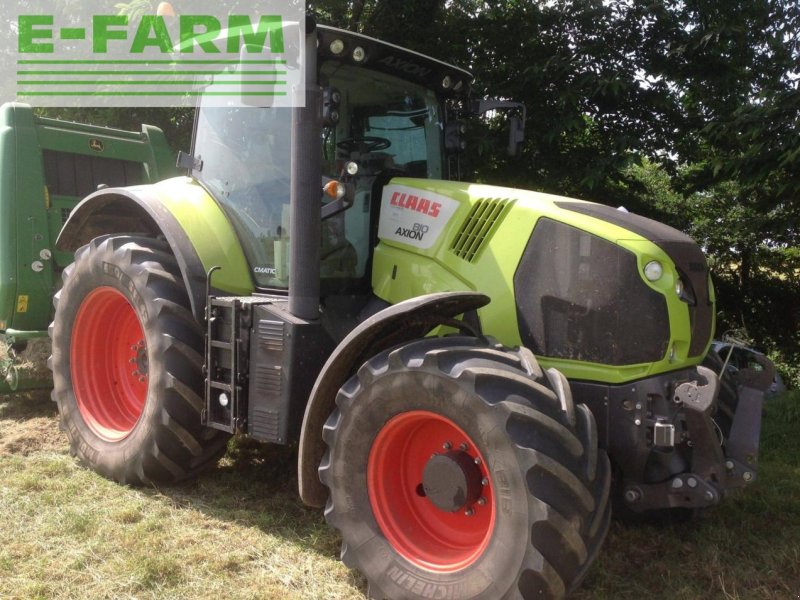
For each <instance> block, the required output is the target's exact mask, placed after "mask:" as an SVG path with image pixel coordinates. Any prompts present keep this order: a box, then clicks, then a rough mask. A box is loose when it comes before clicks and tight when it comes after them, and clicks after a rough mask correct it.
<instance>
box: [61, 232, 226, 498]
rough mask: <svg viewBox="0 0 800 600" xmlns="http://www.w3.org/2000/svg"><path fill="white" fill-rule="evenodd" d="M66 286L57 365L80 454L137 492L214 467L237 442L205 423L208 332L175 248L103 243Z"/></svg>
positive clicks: (84, 253)
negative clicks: (138, 488)
mask: <svg viewBox="0 0 800 600" xmlns="http://www.w3.org/2000/svg"><path fill="white" fill-rule="evenodd" d="M63 279H64V285H63V287H62V289H61V290H60V291H59V292H58V293H57V294H56V296H55V299H54V304H55V307H56V315H55V321H54V322H53V325H52V326H51V330H50V334H51V337H52V342H53V355H52V357H51V368H52V369H53V383H54V389H53V398H54V400H55V401H56V403H57V404H58V409H59V413H60V415H61V425H62V429H63V430H64V431H66V433H67V436H68V437H69V440H70V449H71V452H72V454H73V455H74V456H77V458H78V459H79V460H80V461H81V462H82V463H83V464H85V465H86V466H88V467H90V468H91V469H93V470H95V471H97V472H98V473H100V474H101V475H103V476H105V477H108V478H110V479H114V480H116V481H120V482H123V483H129V484H134V485H142V484H147V483H173V482H177V481H180V480H183V479H186V478H189V477H191V476H193V475H194V474H196V473H197V472H199V471H200V470H202V469H205V468H207V467H209V466H211V465H213V464H214V463H215V462H216V461H217V459H218V458H219V457H220V456H221V455H222V454H223V453H224V452H225V448H226V442H227V439H228V436H227V435H226V434H223V433H221V432H218V431H216V430H213V429H208V428H205V427H203V426H202V425H201V423H200V412H201V410H202V408H203V387H202V386H203V375H202V364H203V357H202V348H203V331H202V329H201V327H200V325H199V324H198V323H197V321H196V320H195V319H194V317H193V316H192V313H191V311H190V309H189V300H188V296H187V293H186V290H185V288H184V285H183V282H182V279H181V275H180V270H179V268H178V265H177V262H176V260H175V258H174V256H173V255H172V253H171V251H170V248H169V245H168V244H167V243H166V242H163V241H161V240H155V239H152V238H144V237H134V236H106V237H101V238H97V239H95V240H93V241H92V242H91V243H90V244H88V245H87V246H84V247H82V248H80V249H79V250H78V251H77V253H76V255H75V262H74V263H73V264H72V265H70V266H69V267H67V269H66V270H65V271H64V274H63Z"/></svg>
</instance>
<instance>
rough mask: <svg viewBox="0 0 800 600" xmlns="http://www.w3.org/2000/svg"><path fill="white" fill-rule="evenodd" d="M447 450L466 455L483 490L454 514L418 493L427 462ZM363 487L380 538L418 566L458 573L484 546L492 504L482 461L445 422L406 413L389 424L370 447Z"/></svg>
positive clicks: (492, 515) (472, 446)
mask: <svg viewBox="0 0 800 600" xmlns="http://www.w3.org/2000/svg"><path fill="white" fill-rule="evenodd" d="M451 448H452V449H453V450H459V451H463V452H465V453H466V454H467V455H469V457H470V458H471V459H472V460H473V462H474V463H475V464H476V465H477V468H478V469H479V471H480V476H481V479H482V485H483V487H482V489H481V494H480V496H481V497H480V499H478V500H477V501H476V502H472V503H469V504H468V505H465V506H464V507H462V508H461V509H459V510H457V511H456V512H447V511H444V510H442V509H441V508H438V507H437V506H435V505H434V504H433V503H432V502H431V500H430V499H429V498H427V497H426V496H425V493H424V489H423V488H422V479H423V471H424V469H425V466H426V464H427V463H428V461H429V460H430V459H431V457H432V456H433V455H434V454H443V453H445V452H447V451H448V450H449V449H451ZM367 485H368V489H369V499H370V504H371V506H372V512H373V514H374V515H375V520H376V521H377V523H378V526H379V527H380V528H381V531H382V532H383V534H384V536H385V537H386V539H387V540H388V541H389V543H390V544H392V546H393V547H394V549H395V550H396V551H397V552H398V553H399V554H400V555H401V556H403V557H404V558H405V559H406V560H408V561H409V562H411V563H413V564H415V565H417V566H419V567H422V568H425V569H428V570H431V571H438V572H451V571H457V570H459V569H463V568H465V567H468V566H469V565H471V564H472V563H474V562H475V561H476V560H477V559H478V558H479V557H480V556H481V554H483V551H484V550H485V549H486V547H487V546H488V544H489V540H490V539H491V534H492V530H493V529H494V522H495V502H494V494H493V493H492V489H491V483H490V478H489V475H488V472H487V470H486V461H485V460H484V458H483V456H481V454H480V452H478V450H477V447H476V446H475V444H474V443H473V442H472V440H471V439H470V438H469V436H468V435H467V434H466V433H464V431H463V430H462V429H461V428H460V427H458V426H457V425H456V424H455V423H453V422H452V421H451V420H450V419H448V418H446V417H443V416H441V415H438V414H436V413H432V412H428V411H411V412H406V413H402V414H400V415H397V416H396V417H393V418H392V419H390V420H389V421H388V422H387V423H386V424H385V425H384V427H383V428H382V429H381V430H380V432H378V435H377V437H376V438H375V441H374V442H373V444H372V449H371V450H370V455H369V461H368V465H367Z"/></svg>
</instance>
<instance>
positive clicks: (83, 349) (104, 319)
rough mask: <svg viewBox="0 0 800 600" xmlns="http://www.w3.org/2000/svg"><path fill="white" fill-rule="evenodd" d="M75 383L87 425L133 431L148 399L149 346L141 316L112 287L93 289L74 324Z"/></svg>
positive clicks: (102, 433)
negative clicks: (146, 341)
mask: <svg viewBox="0 0 800 600" xmlns="http://www.w3.org/2000/svg"><path fill="white" fill-rule="evenodd" d="M71 373H72V386H73V389H74V391H75V398H76V399H77V402H78V409H79V410H80V413H81V416H82V417H83V420H84V421H85V422H86V424H87V425H88V426H89V427H90V428H91V429H92V431H94V433H95V434H97V436H99V437H100V438H102V439H104V440H106V441H109V442H117V441H120V440H122V439H124V438H126V437H127V436H128V435H130V433H131V431H133V428H134V427H135V426H136V423H137V422H138V421H139V418H140V417H141V416H142V412H143V411H144V405H145V401H146V400H147V379H148V378H147V346H146V344H145V341H144V332H143V330H142V325H141V323H140V322H139V317H138V316H137V315H136V311H135V310H134V308H133V306H132V305H131V303H130V302H128V299H127V298H126V297H125V296H124V295H122V293H121V292H119V291H118V290H116V289H114V288H111V287H100V288H97V289H95V290H93V291H92V292H91V293H90V294H89V295H88V296H86V298H84V300H83V302H82V303H81V306H80V309H78V316H77V317H76V319H75V323H74V324H73V328H72V361H71Z"/></svg>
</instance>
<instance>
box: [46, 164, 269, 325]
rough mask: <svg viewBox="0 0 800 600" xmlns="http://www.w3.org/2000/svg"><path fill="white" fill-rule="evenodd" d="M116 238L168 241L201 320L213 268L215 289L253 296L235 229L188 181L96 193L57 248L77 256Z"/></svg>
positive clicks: (82, 206)
mask: <svg viewBox="0 0 800 600" xmlns="http://www.w3.org/2000/svg"><path fill="white" fill-rule="evenodd" d="M114 233H120V234H121V233H143V234H148V235H153V236H159V235H162V236H164V238H166V240H167V242H169V245H170V247H171V248H172V251H173V252H174V254H175V258H176V259H177V261H178V266H179V267H180V270H181V274H182V276H183V281H184V285H185V286H186V289H187V291H188V293H189V299H190V301H191V305H192V312H193V314H194V316H195V318H197V319H198V320H201V321H202V319H203V313H204V311H205V305H206V274H207V273H208V271H209V269H210V268H211V267H221V270H220V271H218V272H216V273H215V274H214V280H213V284H214V285H213V288H214V290H216V291H218V292H222V293H225V294H229V295H249V294H251V293H252V292H253V290H254V289H255V288H254V286H253V280H252V277H251V275H250V269H249V267H248V264H247V260H246V259H245V255H244V252H243V251H242V247H241V245H240V243H239V239H238V236H237V235H236V232H235V231H234V229H233V226H232V225H231V223H230V221H229V220H228V218H227V217H226V216H225V213H224V212H223V211H222V208H221V207H220V206H219V204H217V202H216V201H215V200H214V199H213V198H212V197H211V195H210V194H209V193H208V192H206V190H205V189H203V187H202V186H200V185H199V184H198V183H197V182H195V181H194V180H193V179H191V178H189V177H177V178H175V179H169V180H166V181H162V182H160V183H157V184H153V185H143V186H136V187H127V188H108V189H104V190H100V191H98V192H95V193H94V194H92V195H91V196H88V197H87V198H86V199H84V200H83V201H82V202H81V203H80V204H78V206H76V207H75V209H74V210H73V211H72V213H71V214H70V216H69V219H68V220H67V222H66V224H65V225H64V228H63V229H62V230H61V234H60V235H59V237H58V241H57V242H56V247H57V248H58V249H60V250H67V251H71V252H74V251H75V250H77V249H78V248H79V247H81V246H83V245H84V244H87V243H89V242H90V241H91V240H92V239H94V238H95V237H98V236H101V235H108V234H114Z"/></svg>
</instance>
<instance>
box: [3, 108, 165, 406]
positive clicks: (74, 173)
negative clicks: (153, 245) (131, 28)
mask: <svg viewBox="0 0 800 600" xmlns="http://www.w3.org/2000/svg"><path fill="white" fill-rule="evenodd" d="M174 164H175V158H174V155H173V154H172V151H171V150H170V149H169V145H168V144H167V140H166V138H165V137H164V134H163V132H162V131H161V130H160V129H158V128H156V127H152V126H150V125H144V126H143V127H142V129H141V131H139V132H131V131H120V130H117V129H109V128H107V127H95V126H93V125H84V124H81V123H70V122H67V121H60V120H56V119H47V118H44V117H37V116H35V115H34V113H33V109H32V108H31V107H30V106H28V105H26V104H20V103H8V104H4V105H3V106H2V107H0V165H2V171H1V172H0V215H2V216H0V394H3V393H8V392H14V391H18V390H27V389H33V388H48V387H50V386H51V385H52V379H51V377H50V371H48V370H47V367H46V365H45V361H46V359H47V356H48V355H49V354H50V342H49V340H48V339H47V325H48V324H49V323H50V321H51V320H52V319H53V308H52V302H51V299H52V296H53V293H54V292H55V289H54V288H55V287H56V283H58V282H60V275H61V271H62V270H63V269H64V267H66V266H67V265H68V264H69V263H70V262H72V253H71V252H61V251H58V250H56V248H55V241H56V238H57V237H58V232H59V231H61V227H62V226H63V225H64V223H65V222H66V220H67V217H69V213H70V211H71V210H72V209H73V208H75V206H76V205H77V204H78V202H80V201H81V199H82V198H83V197H85V196H87V195H89V194H90V193H92V192H94V191H95V190H96V189H97V188H98V187H103V186H105V187H117V186H126V185H138V184H142V183H148V182H155V181H158V180H159V179H164V178H166V177H172V176H174V175H175V174H176V171H175V167H174Z"/></svg>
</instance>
